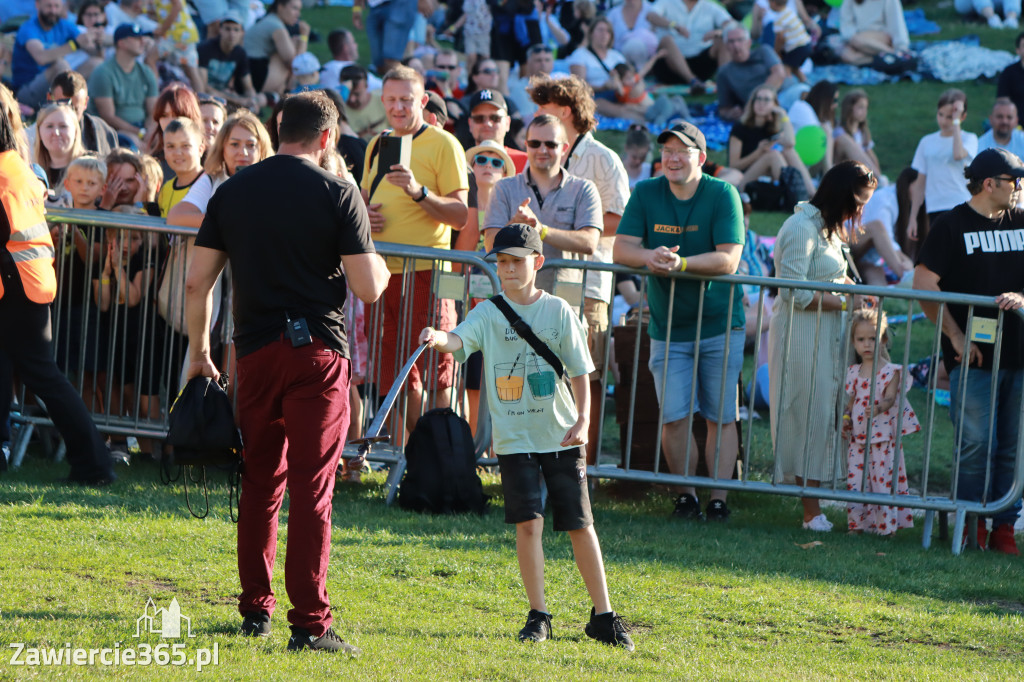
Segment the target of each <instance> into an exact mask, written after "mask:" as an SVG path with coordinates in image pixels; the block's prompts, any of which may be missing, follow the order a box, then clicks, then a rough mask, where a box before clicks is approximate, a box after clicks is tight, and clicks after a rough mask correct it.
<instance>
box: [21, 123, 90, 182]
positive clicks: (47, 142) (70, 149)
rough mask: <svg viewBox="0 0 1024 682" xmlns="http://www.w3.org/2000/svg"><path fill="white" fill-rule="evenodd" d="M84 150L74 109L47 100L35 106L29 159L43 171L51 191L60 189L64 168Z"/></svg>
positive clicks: (80, 130)
mask: <svg viewBox="0 0 1024 682" xmlns="http://www.w3.org/2000/svg"><path fill="white" fill-rule="evenodd" d="M84 153H85V148H84V147H83V146H82V129H81V128H79V126H78V115H77V114H76V113H75V111H74V109H72V108H71V107H69V106H68V105H67V104H48V105H46V106H45V107H43V108H42V109H40V110H39V115H38V116H37V117H36V140H35V144H33V145H32V157H33V158H32V160H33V161H34V162H35V163H38V164H39V166H40V167H41V168H42V169H43V171H44V172H45V173H46V179H47V181H48V182H49V184H50V188H51V189H52V190H53V191H54V192H56V193H57V194H60V193H61V192H63V191H64V188H63V183H62V180H63V177H64V169H65V168H67V167H68V164H70V163H71V162H72V161H74V160H75V159H77V158H78V157H79V156H81V155H82V154H84Z"/></svg>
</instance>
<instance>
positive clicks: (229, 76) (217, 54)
mask: <svg viewBox="0 0 1024 682" xmlns="http://www.w3.org/2000/svg"><path fill="white" fill-rule="evenodd" d="M244 36H245V30H244V28H243V27H242V17H241V15H240V14H239V13H238V12H236V11H234V10H228V12H227V13H226V14H225V15H224V17H223V18H222V19H221V20H220V35H219V36H218V37H216V38H210V39H209V40H206V41H204V42H202V43H200V44H199V47H197V48H196V52H197V54H198V55H199V76H200V78H201V79H202V81H203V82H202V83H201V84H200V86H199V91H200V92H203V93H205V94H207V95H215V96H217V97H221V98H222V99H226V100H227V101H229V102H231V103H232V104H237V105H238V106H240V107H246V108H248V109H254V108H255V109H259V108H260V107H264V106H267V100H266V97H264V96H263V95H262V94H258V93H257V92H256V88H254V87H253V85H252V76H251V75H250V74H249V56H248V55H247V54H246V52H245V48H244V47H242V38H243V37H244Z"/></svg>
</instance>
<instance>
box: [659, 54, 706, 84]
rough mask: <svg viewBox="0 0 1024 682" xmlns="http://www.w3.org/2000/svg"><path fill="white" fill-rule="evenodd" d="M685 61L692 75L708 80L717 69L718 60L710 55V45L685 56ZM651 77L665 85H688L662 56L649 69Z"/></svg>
mask: <svg viewBox="0 0 1024 682" xmlns="http://www.w3.org/2000/svg"><path fill="white" fill-rule="evenodd" d="M686 63H687V64H689V66H690V71H693V75H694V76H696V77H697V78H698V79H699V80H702V81H706V80H710V79H711V77H712V76H714V75H715V72H716V71H718V60H717V59H716V58H714V57H712V56H711V48H710V47H709V48H708V49H706V50H704V51H703V52H701V53H700V54H697V55H694V56H692V57H687V58H686ZM651 77H652V78H654V80H656V81H657V82H659V83H664V84H666V85H689V83H684V82H683V79H682V77H680V76H679V74H677V73H676V72H675V71H673V70H672V69H671V68H670V67H669V65H668V62H666V61H665V58H664V57H662V58H661V59H659V60H658V61H657V62H655V63H654V67H653V68H652V69H651Z"/></svg>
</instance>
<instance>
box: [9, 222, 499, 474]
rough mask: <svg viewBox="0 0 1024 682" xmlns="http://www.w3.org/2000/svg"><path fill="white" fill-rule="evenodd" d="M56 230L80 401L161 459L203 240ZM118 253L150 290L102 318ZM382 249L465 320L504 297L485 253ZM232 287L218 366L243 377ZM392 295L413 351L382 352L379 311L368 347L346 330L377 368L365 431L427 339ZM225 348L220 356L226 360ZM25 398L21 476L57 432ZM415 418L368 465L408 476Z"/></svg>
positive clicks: (459, 378)
mask: <svg viewBox="0 0 1024 682" xmlns="http://www.w3.org/2000/svg"><path fill="white" fill-rule="evenodd" d="M47 220H48V221H49V222H50V223H51V225H54V226H56V230H55V236H54V243H55V247H56V252H57V254H56V260H55V263H54V267H55V268H56V270H57V273H58V295H57V299H56V300H55V301H54V303H53V306H52V310H53V312H52V317H53V339H54V353H55V355H56V359H57V362H58V365H59V366H60V367H61V368H62V369H63V370H64V371H65V373H66V374H67V375H68V377H69V378H70V379H71V381H72V383H73V384H74V385H75V387H76V388H77V389H78V390H79V391H80V392H81V393H82V395H83V400H85V401H86V404H87V408H89V411H90V413H91V415H92V417H93V420H94V421H95V422H96V425H97V427H98V428H99V430H100V431H101V432H103V433H106V434H111V435H114V436H124V437H133V438H137V439H151V440H153V441H155V444H154V445H153V446H152V449H153V450H154V452H153V454H154V455H156V456H159V448H160V443H159V441H162V439H163V438H165V437H166V435H167V418H168V411H169V407H170V405H171V404H172V403H173V400H174V398H175V396H176V395H177V392H178V390H179V388H180V387H181V385H182V383H181V380H182V378H183V371H184V363H186V362H187V343H188V342H187V333H186V332H187V330H186V328H185V320H184V316H183V312H184V294H183V292H184V285H185V276H186V268H187V264H188V260H187V258H186V256H185V254H187V249H186V248H185V240H188V239H193V238H194V237H195V235H196V233H197V232H198V231H197V230H196V229H193V228H182V227H177V226H171V225H167V224H166V222H165V221H164V220H163V219H160V218H153V217H149V216H140V215H131V214H124V213H114V212H101V211H83V210H72V209H51V210H50V211H48V212H47ZM133 239H134V243H133ZM110 244H114V245H115V252H116V253H117V254H121V255H114V256H113V259H112V266H113V267H114V268H116V267H118V266H122V267H127V268H128V279H130V280H134V279H135V274H136V272H139V273H141V278H140V280H139V283H140V284H141V285H142V288H143V289H144V291H143V292H141V295H140V297H139V300H138V301H137V302H136V303H135V305H128V301H127V300H125V301H120V300H118V301H117V302H116V303H115V302H113V301H112V304H111V305H110V306H107V307H108V310H106V311H103V310H100V308H101V307H102V306H101V305H100V298H99V297H98V295H97V291H96V288H95V287H96V284H94V282H93V280H99V282H97V284H102V280H103V279H104V278H103V261H104V259H105V258H106V254H107V249H108V248H109V246H108V245H110ZM122 244H128V246H127V247H124V248H127V249H129V252H128V254H127V255H125V251H124V248H122V246H121V245H122ZM376 246H377V250H378V252H379V253H381V254H382V255H385V256H388V257H390V258H392V259H394V258H399V259H402V264H403V272H410V271H411V270H412V268H413V263H414V262H415V261H416V260H417V259H419V260H420V261H423V260H427V261H431V262H432V265H433V268H434V270H435V276H434V277H433V282H432V286H433V291H432V293H433V294H434V295H435V296H436V297H439V298H444V299H452V300H455V301H456V302H458V304H459V305H461V306H462V310H461V312H462V314H464V312H465V311H468V309H469V305H470V301H471V300H472V299H473V298H486V297H489V296H491V295H493V294H494V293H495V292H496V291H499V290H500V286H499V283H498V279H497V275H496V274H495V271H494V268H493V267H491V266H490V265H488V264H485V263H484V262H483V260H482V259H481V258H480V257H478V256H477V255H476V254H473V253H466V252H459V251H443V250H438V249H427V248H420V247H413V246H404V245H400V244H388V243H380V242H378V243H377V244H376ZM132 248H135V249H137V251H136V253H135V254H132V253H131V252H130V249H132ZM88 254H94V257H93V258H86V257H85V256H87V255H88ZM139 254H142V255H139ZM97 258H98V260H96V259H97ZM452 263H457V264H459V267H461V268H463V269H465V270H466V271H467V272H466V273H465V274H462V273H456V272H452V271H451V270H452V265H451V264H452ZM229 267H230V264H229ZM470 272H472V274H470ZM222 285H223V295H222V296H220V297H219V298H217V297H216V296H215V299H217V300H216V301H215V307H217V305H218V304H219V308H220V312H219V321H218V320H216V319H215V320H214V322H215V323H216V326H215V328H214V329H213V330H212V334H211V340H212V341H213V342H214V343H213V344H212V345H214V346H215V349H214V353H215V359H216V360H218V366H219V367H220V368H221V369H222V371H223V370H225V369H226V370H227V371H228V373H229V375H233V374H234V370H233V367H232V364H233V355H232V353H231V352H230V350H229V349H230V344H229V342H230V338H231V333H232V324H231V317H230V314H228V311H229V310H230V303H229V300H230V297H229V289H230V286H229V278H228V277H224V278H223V279H222ZM109 286H110V289H109V292H110V294H112V295H114V296H113V297H115V298H118V299H120V297H119V296H117V293H118V290H117V288H116V287H117V285H116V282H114V281H111V283H110V285H109ZM390 286H401V287H408V288H407V289H403V292H402V298H403V302H404V303H405V305H404V306H403V310H402V317H403V319H402V320H401V321H400V322H399V328H400V332H401V333H402V335H403V338H405V339H406V343H403V344H398V347H397V351H396V355H395V357H391V358H385V357H383V355H382V353H381V341H382V335H381V333H380V331H381V324H380V319H381V317H380V316H381V308H382V305H381V302H380V301H379V302H378V303H375V304H373V305H370V306H367V307H366V310H365V316H366V319H367V321H368V322H369V325H368V327H367V329H370V330H375V332H376V333H373V332H371V333H370V334H368V335H367V336H366V341H365V343H361V342H360V339H359V337H360V336H361V334H357V333H356V332H357V330H356V329H355V326H356V325H355V324H354V321H351V320H347V327H348V329H347V331H348V335H349V343H350V346H351V349H352V354H353V356H356V355H359V356H361V357H363V358H365V359H366V360H367V362H366V372H365V374H366V377H365V386H366V387H367V388H366V389H365V390H364V391H363V396H362V400H361V405H360V406H359V409H358V410H357V414H359V415H360V426H361V428H360V429H359V432H360V433H361V431H362V429H365V427H366V425H367V424H369V421H370V420H371V419H372V417H373V414H374V410H375V408H376V406H377V405H378V403H379V400H380V398H381V397H382V393H383V392H380V391H378V390H377V385H378V382H379V378H380V371H381V368H382V365H383V363H385V362H395V363H397V364H396V366H400V365H401V364H402V362H403V361H404V358H405V357H406V356H408V355H409V354H410V353H411V352H412V348H413V347H414V346H411V345H410V343H413V344H414V342H415V337H416V335H418V332H419V329H410V327H409V322H410V316H411V312H412V311H411V304H412V301H413V300H414V299H413V297H414V295H415V293H416V292H415V291H414V289H413V287H412V286H411V285H410V284H409V283H407V282H405V278H404V277H402V276H401V275H394V276H393V277H392V280H391V283H390ZM359 331H361V329H360V330H359ZM218 341H219V342H220V343H219V345H220V346H221V348H220V351H219V352H220V355H216V354H217V353H218V350H217V348H216V346H217V345H218V343H217V342H218ZM429 355H431V356H434V355H436V353H434V352H431V353H430V354H429ZM426 359H427V366H429V363H430V362H431V361H433V360H435V358H434V357H427V358H426ZM456 369H457V373H456V376H455V378H456V380H455V382H454V385H453V386H452V388H451V390H450V391H449V392H447V396H446V397H447V402H449V403H450V404H451V405H452V406H453V408H454V409H456V410H457V411H460V412H464V411H465V410H466V409H467V405H468V403H467V400H466V381H465V372H464V371H462V370H461V366H458V365H457V366H456ZM423 379H424V384H425V385H426V387H427V388H428V391H429V392H430V394H431V396H432V401H430V402H428V403H427V404H425V405H424V406H423V408H422V409H423V411H425V410H426V409H429V408H431V407H433V406H434V405H435V404H436V401H437V399H438V397H439V395H440V393H439V392H436V391H434V390H432V389H433V387H434V386H435V385H436V381H437V377H436V376H434V375H433V374H431V373H427V376H425V377H424V378H423ZM143 388H144V389H145V391H146V392H143V390H142V389H143ZM26 398H27V396H26V395H25V392H24V391H21V393H20V395H19V397H18V401H17V405H18V410H17V411H16V412H14V413H12V416H11V417H12V423H14V424H15V425H17V426H19V427H20V428H18V429H17V433H16V434H15V435H14V438H13V442H12V448H11V464H12V466H19V465H20V464H21V462H22V460H23V458H24V456H25V452H26V449H27V447H28V443H29V441H30V439H31V437H32V435H33V433H34V432H35V431H36V429H37V427H39V426H52V422H51V421H50V420H49V418H48V417H47V415H46V414H45V411H44V410H39V409H37V408H35V406H34V405H31V403H32V401H31V400H27V399H26ZM409 409H410V408H409V406H408V404H407V402H406V401H405V400H402V401H400V402H399V403H398V404H396V406H395V408H394V409H393V410H392V412H391V416H390V419H389V421H388V424H387V428H388V431H389V433H391V434H394V436H393V438H392V441H393V442H392V443H391V444H385V445H376V446H374V448H373V449H372V450H371V451H370V452H369V453H368V454H367V457H366V458H367V459H369V460H370V461H373V462H379V463H383V464H391V465H393V466H392V469H393V470H394V469H398V468H399V467H396V466H394V465H395V464H396V463H401V464H403V465H404V457H403V455H402V443H403V442H404V439H403V438H402V436H401V434H402V431H403V429H402V427H401V424H403V422H404V419H405V417H406V416H407V413H408V411H409ZM474 440H475V442H474V445H475V447H476V451H477V454H478V456H480V455H482V454H483V453H484V452H485V450H486V449H487V448H488V447H489V445H490V420H489V419H488V418H487V409H486V400H481V418H480V420H479V423H478V427H477V430H476V434H475V439H474ZM358 454H359V453H358V450H357V448H356V447H355V446H346V448H345V452H344V456H345V457H346V458H350V457H354V456H357V455H358ZM62 455H63V445H61V446H60V447H59V448H58V450H57V455H56V457H57V458H58V459H60V458H61V457H62ZM483 462H484V463H487V462H489V460H483ZM399 477H400V474H399ZM389 487H393V486H389Z"/></svg>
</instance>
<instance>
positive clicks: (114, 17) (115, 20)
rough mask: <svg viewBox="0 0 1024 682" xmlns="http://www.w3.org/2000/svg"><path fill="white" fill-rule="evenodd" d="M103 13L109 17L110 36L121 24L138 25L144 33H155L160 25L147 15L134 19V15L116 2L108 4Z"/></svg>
mask: <svg viewBox="0 0 1024 682" xmlns="http://www.w3.org/2000/svg"><path fill="white" fill-rule="evenodd" d="M103 11H104V12H105V13H106V15H107V35H108V36H113V35H114V31H116V30H117V27H118V26H120V25H121V24H136V25H137V26H138V27H139V28H141V29H142V30H143V31H144V32H148V31H155V30H156V28H157V26H159V25H160V24H158V23H157V22H156V21H153V20H152V19H150V18H149V17H147V16H146V15H145V14H140V15H139V16H137V17H133V16H132V15H130V14H128V13H127V12H125V11H124V10H123V9H121V6H120V5H119V4H117V3H116V2H112V3H110V4H108V5H107V6H106V7H104V8H103Z"/></svg>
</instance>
